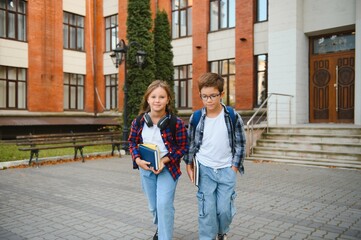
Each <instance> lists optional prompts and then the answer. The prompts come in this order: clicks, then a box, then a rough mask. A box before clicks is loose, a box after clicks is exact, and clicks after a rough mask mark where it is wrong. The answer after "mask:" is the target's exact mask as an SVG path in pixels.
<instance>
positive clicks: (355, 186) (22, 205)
mask: <svg viewBox="0 0 361 240" xmlns="http://www.w3.org/2000/svg"><path fill="white" fill-rule="evenodd" d="M245 166H246V175H243V176H242V177H241V176H238V183H237V184H238V185H237V191H238V196H237V199H236V206H237V210H238V212H237V215H236V216H235V219H234V222H233V223H232V227H231V231H230V233H229V235H228V236H229V238H230V239H233V240H240V239H265V240H266V239H361V171H356V170H343V169H329V168H312V167H303V166H292V165H284V164H274V163H273V164H272V163H253V162H246V165H245ZM182 168H183V170H184V164H182ZM183 172H184V175H182V177H181V178H180V180H179V184H178V188H177V192H176V201H175V207H176V217H175V218H176V219H175V234H174V239H176V240H178V239H184V240H192V239H197V203H196V197H195V192H196V188H195V187H194V186H193V185H191V184H190V182H189V180H188V177H187V176H186V173H185V171H183ZM154 231H155V226H154V225H153V224H152V223H151V215H150V213H149V212H148V210H147V203H146V200H145V197H144V195H143V193H142V192H141V188H140V182H139V175H138V172H137V171H135V170H132V169H131V162H130V158H129V156H125V157H122V158H106V159H98V160H88V161H86V162H85V163H81V162H72V163H65V164H58V165H48V166H41V167H40V168H23V169H7V170H3V171H0V239H1V240H9V239H11V240H15V239H32V240H38V239H39V240H40V239H49V240H50V239H59V240H63V239H74V240H76V239H87V240H89V239H94V240H95V239H105V240H111V239H152V236H153V233H154Z"/></svg>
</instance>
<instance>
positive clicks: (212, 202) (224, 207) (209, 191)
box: [197, 164, 237, 240]
mask: <svg viewBox="0 0 361 240" xmlns="http://www.w3.org/2000/svg"><path fill="white" fill-rule="evenodd" d="M199 174H200V175H199V177H200V181H199V189H198V192H197V198H198V234H199V239H200V240H211V239H215V237H216V235H217V234H218V233H220V234H225V233H227V232H228V231H229V226H230V225H231V222H232V219H233V217H234V215H235V214H236V208H235V206H234V199H235V197H236V193H235V191H234V189H235V186H236V176H237V173H236V172H235V171H233V170H232V168H231V167H226V168H221V169H213V168H209V167H206V166H203V165H202V164H200V170H199Z"/></svg>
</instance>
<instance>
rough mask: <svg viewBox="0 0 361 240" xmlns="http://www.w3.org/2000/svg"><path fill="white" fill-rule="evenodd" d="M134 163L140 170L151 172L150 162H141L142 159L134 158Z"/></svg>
mask: <svg viewBox="0 0 361 240" xmlns="http://www.w3.org/2000/svg"><path fill="white" fill-rule="evenodd" d="M135 163H136V164H137V165H138V166H139V167H140V168H142V169H144V170H147V171H151V170H152V168H150V167H149V164H150V162H147V161H144V160H142V159H140V158H136V159H135Z"/></svg>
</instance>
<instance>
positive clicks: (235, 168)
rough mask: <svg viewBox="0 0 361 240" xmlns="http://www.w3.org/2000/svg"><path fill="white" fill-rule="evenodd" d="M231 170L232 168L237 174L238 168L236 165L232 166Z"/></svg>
mask: <svg viewBox="0 0 361 240" xmlns="http://www.w3.org/2000/svg"><path fill="white" fill-rule="evenodd" d="M232 170H233V171H235V172H236V174H237V172H238V168H237V167H235V166H232Z"/></svg>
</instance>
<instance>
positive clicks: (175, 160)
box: [128, 117, 188, 180]
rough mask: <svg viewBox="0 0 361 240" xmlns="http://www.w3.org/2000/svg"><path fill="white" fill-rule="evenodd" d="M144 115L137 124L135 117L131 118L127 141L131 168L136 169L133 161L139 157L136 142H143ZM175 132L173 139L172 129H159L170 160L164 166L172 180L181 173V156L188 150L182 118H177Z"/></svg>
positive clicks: (136, 166)
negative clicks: (131, 163)
mask: <svg viewBox="0 0 361 240" xmlns="http://www.w3.org/2000/svg"><path fill="white" fill-rule="evenodd" d="M144 123H145V121H144V117H142V119H141V120H140V122H139V125H138V124H137V121H136V119H134V120H133V122H132V126H131V128H130V134H129V138H128V142H129V151H130V154H131V156H132V159H133V169H138V168H139V166H138V165H137V163H136V162H135V159H136V158H137V157H140V154H139V150H138V144H140V143H143V138H142V131H143V126H144ZM175 129H176V134H175V138H176V139H175V141H174V140H173V135H172V131H171V129H170V128H169V126H168V127H167V128H165V129H164V130H162V131H161V133H162V139H163V142H164V144H165V146H166V148H167V150H168V154H167V156H168V157H169V159H170V162H168V163H166V164H165V166H166V167H167V168H168V169H169V172H170V173H171V175H172V177H173V179H174V180H177V179H178V177H179V176H180V175H181V174H182V172H181V170H180V162H181V158H182V157H183V155H184V154H186V152H187V151H188V142H187V130H186V127H185V124H184V122H183V120H182V119H180V118H177V123H176V127H175Z"/></svg>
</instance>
